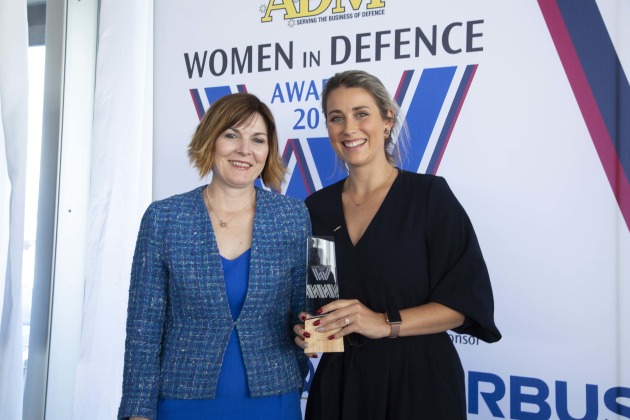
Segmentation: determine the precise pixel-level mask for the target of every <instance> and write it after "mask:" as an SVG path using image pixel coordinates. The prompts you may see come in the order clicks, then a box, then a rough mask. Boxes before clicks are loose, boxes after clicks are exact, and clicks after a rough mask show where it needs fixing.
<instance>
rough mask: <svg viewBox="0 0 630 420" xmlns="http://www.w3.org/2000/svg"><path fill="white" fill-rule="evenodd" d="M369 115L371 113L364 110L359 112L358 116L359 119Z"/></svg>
mask: <svg viewBox="0 0 630 420" xmlns="http://www.w3.org/2000/svg"><path fill="white" fill-rule="evenodd" d="M368 115H369V114H368V113H367V112H363V111H362V112H357V114H356V117H357V118H358V119H363V118H365V117H367V116H368Z"/></svg>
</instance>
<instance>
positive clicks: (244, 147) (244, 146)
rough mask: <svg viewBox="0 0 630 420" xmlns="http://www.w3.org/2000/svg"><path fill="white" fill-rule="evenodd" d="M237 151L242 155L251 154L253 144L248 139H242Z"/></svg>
mask: <svg viewBox="0 0 630 420" xmlns="http://www.w3.org/2000/svg"><path fill="white" fill-rule="evenodd" d="M236 152H237V153H240V154H241V155H249V154H251V152H252V146H251V144H250V143H249V141H248V140H247V139H241V141H240V142H239V144H238V148H237V149H236Z"/></svg>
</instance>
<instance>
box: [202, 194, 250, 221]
mask: <svg viewBox="0 0 630 420" xmlns="http://www.w3.org/2000/svg"><path fill="white" fill-rule="evenodd" d="M209 190H210V188H209V186H208V187H206V197H208V205H209V206H210V210H212V213H214V215H215V216H217V219H218V220H219V226H221V227H222V228H227V227H228V223H230V222H231V221H232V220H234V219H236V216H238V215H239V214H241V213H243V211H245V209H246V208H248V207H249V206H250V205H251V203H252V201H254V197H256V192H255V191H254V195H253V196H252V199H251V200H250V201H249V202H248V203H247V205H245V207H243V208H242V209H240V210H239V211H238V212H237V213H236V214H235V215H234V216H232V217H231V218H230V220H223V219H221V218H220V217H219V214H218V213H217V211H216V210H215V209H214V207H212V203H211V202H210V193H209V192H208V191H209Z"/></svg>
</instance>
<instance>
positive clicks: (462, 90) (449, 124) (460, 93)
mask: <svg viewBox="0 0 630 420" xmlns="http://www.w3.org/2000/svg"><path fill="white" fill-rule="evenodd" d="M476 70H477V65H476V64H475V65H468V66H466V70H464V75H463V76H462V80H461V81H460V83H459V87H458V88H457V93H456V94H455V98H454V99H453V103H452V104H451V109H450V110H449V111H448V116H447V117H446V121H445V122H444V126H443V127H442V132H441V133H440V137H439V138H438V141H437V144H436V145H435V149H433V155H432V156H431V161H430V162H429V165H428V166H427V170H426V173H428V174H433V175H435V173H437V170H438V167H439V166H440V162H441V161H442V156H444V151H445V150H446V146H447V145H448V140H449V139H450V138H451V133H452V132H453V128H454V127H455V123H456V122H457V117H458V115H459V111H460V110H461V109H462V105H463V104H464V100H465V99H466V93H468V88H469V87H470V84H471V83H472V78H473V76H474V74H475V71H476Z"/></svg>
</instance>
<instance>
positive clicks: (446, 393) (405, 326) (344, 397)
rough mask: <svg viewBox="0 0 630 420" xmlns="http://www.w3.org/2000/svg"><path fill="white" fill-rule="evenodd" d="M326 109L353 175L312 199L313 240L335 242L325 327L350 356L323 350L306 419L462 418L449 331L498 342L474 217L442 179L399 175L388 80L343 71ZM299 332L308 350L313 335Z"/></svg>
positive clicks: (326, 97) (333, 82)
mask: <svg viewBox="0 0 630 420" xmlns="http://www.w3.org/2000/svg"><path fill="white" fill-rule="evenodd" d="M322 108H323V111H324V115H325V117H326V126H327V129H328V134H329V138H330V142H331V145H332V147H333V149H334V150H335V152H336V154H337V156H338V157H339V158H340V159H342V160H343V162H344V163H345V165H346V167H347V170H348V177H347V178H346V179H344V180H342V181H340V182H338V183H336V184H333V185H330V186H329V187H326V188H324V189H322V190H320V191H318V192H316V193H314V194H312V195H311V196H310V197H308V199H307V200H306V205H307V207H308V209H309V212H310V214H311V221H312V224H313V234H314V235H325V236H333V237H334V239H335V245H336V254H337V255H336V257H337V258H336V259H337V276H338V279H339V289H340V297H341V298H340V299H339V300H338V301H335V302H332V303H330V304H328V305H325V306H323V307H322V308H320V310H319V311H318V313H319V314H326V315H325V316H323V317H322V318H320V319H319V325H318V327H319V331H323V332H327V331H334V330H336V329H339V328H340V327H341V328H342V329H341V331H340V332H338V333H336V334H332V333H331V335H330V336H329V339H334V338H339V337H344V340H346V342H345V344H346V346H345V349H346V350H345V352H344V353H325V354H324V356H323V358H322V360H321V361H320V363H319V366H318V368H317V371H316V373H315V377H314V379H313V382H312V385H311V388H310V392H309V398H308V403H307V407H306V419H307V420H308V419H325V420H335V419H343V420H348V419H361V420H365V419H379V420H380V419H430V420H436V419H444V420H456V419H465V418H466V398H465V396H466V394H465V390H464V371H463V368H462V366H461V362H460V360H459V356H458V355H457V352H456V350H455V347H454V346H453V344H452V342H451V340H450V338H449V336H448V335H447V333H446V331H447V330H453V331H455V332H458V333H461V334H470V335H472V336H475V337H478V338H480V339H482V340H484V341H487V342H494V341H497V340H499V339H500V338H501V334H500V333H499V331H498V329H497V327H496V326H495V324H494V319H493V312H494V303H493V297H492V288H491V285H490V279H489V276H488V271H487V269H486V265H485V262H484V259H483V256H482V254H481V250H480V248H479V244H478V242H477V238H476V236H475V232H474V230H473V227H472V225H471V223H470V220H469V219H468V216H467V215H466V212H465V211H464V209H463V208H462V206H461V205H460V204H459V202H458V201H457V199H456V198H455V196H454V195H453V193H452V192H451V190H450V189H449V187H448V185H447V183H446V181H445V180H444V179H443V178H441V177H437V176H431V175H421V174H416V173H412V172H407V171H403V170H400V169H398V168H396V166H395V159H394V154H395V147H394V145H393V142H392V134H391V133H392V131H396V130H397V117H398V107H397V106H396V104H395V103H394V102H393V101H392V100H391V98H390V96H389V94H388V93H387V90H386V89H385V87H384V86H383V84H382V83H381V82H380V80H378V79H377V78H376V77H374V76H372V75H370V74H368V73H365V72H362V71H347V72H343V73H338V74H336V75H335V76H334V77H333V78H331V79H329V80H328V82H327V84H326V86H325V87H324V91H323V92H322ZM305 315H306V314H304V313H303V314H301V316H302V317H304V316H305ZM295 332H296V334H297V337H296V343H297V344H298V345H299V346H301V347H304V348H306V343H305V341H304V335H308V332H305V331H304V329H303V327H302V325H297V326H296V327H295Z"/></svg>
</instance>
